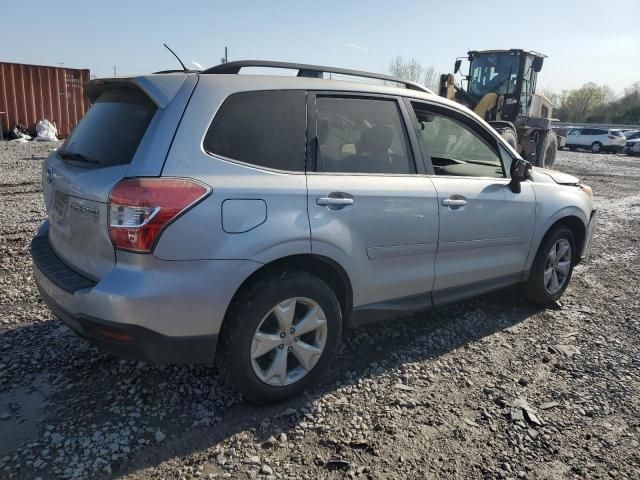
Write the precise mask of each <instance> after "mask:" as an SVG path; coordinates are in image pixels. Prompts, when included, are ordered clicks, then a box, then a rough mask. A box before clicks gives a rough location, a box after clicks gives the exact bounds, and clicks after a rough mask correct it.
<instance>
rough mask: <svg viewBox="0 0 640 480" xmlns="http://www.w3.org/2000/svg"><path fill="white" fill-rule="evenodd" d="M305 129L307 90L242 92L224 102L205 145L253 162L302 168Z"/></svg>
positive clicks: (208, 132) (213, 149)
mask: <svg viewBox="0 0 640 480" xmlns="http://www.w3.org/2000/svg"><path fill="white" fill-rule="evenodd" d="M306 130H307V114H306V94H305V92H304V91H302V90H290V91H257V92H242V93H236V94H233V95H231V96H230V97H229V98H227V99H226V100H225V102H224V103H223V104H222V106H221V107H220V109H219V110H218V113H217V114H216V116H215V117H214V119H213V122H211V126H210V127H209V130H208V131H207V135H206V136H205V139H204V143H203V147H204V149H205V151H207V153H210V154H213V155H221V156H223V157H227V158H230V159H232V160H239V161H241V162H245V163H249V164H251V165H256V166H260V167H267V168H273V169H276V170H288V171H295V172H303V171H304V166H305V145H306Z"/></svg>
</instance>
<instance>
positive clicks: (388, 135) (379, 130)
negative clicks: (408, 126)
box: [358, 125, 393, 154]
mask: <svg viewBox="0 0 640 480" xmlns="http://www.w3.org/2000/svg"><path fill="white" fill-rule="evenodd" d="M392 140H393V131H392V130H391V128H390V127H387V126H383V125H378V126H375V127H371V128H368V129H367V130H363V131H362V133H361V134H360V140H359V141H358V154H363V153H366V154H379V153H386V152H387V151H388V150H389V147H390V146H391V142H392Z"/></svg>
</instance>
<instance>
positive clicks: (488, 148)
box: [414, 104, 505, 178]
mask: <svg viewBox="0 0 640 480" xmlns="http://www.w3.org/2000/svg"><path fill="white" fill-rule="evenodd" d="M414 112H415V114H416V117H417V118H418V122H419V124H420V128H421V129H420V130H418V132H417V133H418V142H419V143H420V149H421V151H422V153H423V155H425V156H426V155H428V156H429V157H430V158H431V163H432V165H433V169H434V172H435V174H436V175H451V176H464V177H498V178H503V177H504V176H505V175H504V170H503V168H502V162H501V160H500V155H499V154H498V152H497V151H496V148H495V147H496V146H495V145H491V144H490V143H489V142H488V141H487V140H485V139H484V138H482V137H481V136H480V135H479V134H478V133H476V132H474V131H473V130H472V129H471V128H469V127H468V126H467V125H465V124H464V123H462V122H460V121H459V120H457V119H455V118H453V117H452V116H449V115H446V114H443V113H437V112H433V111H430V110H429V109H426V108H424V107H422V106H421V105H419V104H414Z"/></svg>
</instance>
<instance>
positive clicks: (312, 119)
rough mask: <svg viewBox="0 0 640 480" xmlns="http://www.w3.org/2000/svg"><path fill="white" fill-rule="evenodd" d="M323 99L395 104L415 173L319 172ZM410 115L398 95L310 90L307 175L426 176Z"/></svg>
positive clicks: (308, 97) (308, 95)
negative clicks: (319, 103) (318, 107)
mask: <svg viewBox="0 0 640 480" xmlns="http://www.w3.org/2000/svg"><path fill="white" fill-rule="evenodd" d="M322 97H334V98H335V97H338V98H355V99H369V100H384V101H389V102H393V103H394V104H395V105H396V107H397V108H398V111H399V113H400V115H399V121H400V124H401V126H402V128H403V133H404V137H405V141H406V142H405V143H406V154H407V156H408V157H409V163H410V166H412V167H413V172H411V173H401V174H391V173H351V172H323V171H318V158H317V156H318V155H317V154H318V147H319V145H318V131H317V126H318V123H317V110H316V105H317V100H318V98H322ZM409 121H410V119H409V114H408V113H407V112H406V110H405V108H404V102H403V101H402V97H400V96H398V95H385V94H378V93H367V92H353V91H342V90H308V91H307V156H306V166H307V167H306V173H307V174H319V175H359V176H360V175H369V176H371V175H380V176H384V175H387V176H389V175H396V176H407V175H416V174H424V167H423V166H422V165H420V162H418V161H417V158H416V154H417V151H416V149H415V148H414V147H415V145H414V141H415V142H417V140H415V139H414V138H412V133H413V132H412V131H411V130H412V129H410V128H409V123H408V122H409Z"/></svg>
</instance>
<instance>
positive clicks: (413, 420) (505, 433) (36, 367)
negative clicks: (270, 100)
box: [0, 142, 640, 480]
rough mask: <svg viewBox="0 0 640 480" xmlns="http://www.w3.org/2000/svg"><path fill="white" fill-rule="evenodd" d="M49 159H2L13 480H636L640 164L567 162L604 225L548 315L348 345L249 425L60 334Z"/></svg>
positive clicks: (474, 319)
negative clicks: (39, 235)
mask: <svg viewBox="0 0 640 480" xmlns="http://www.w3.org/2000/svg"><path fill="white" fill-rule="evenodd" d="M53 147H54V145H52V144H33V143H32V144H26V145H15V144H8V143H7V142H2V143H0V172H1V179H0V205H1V207H0V477H1V478H37V477H40V478H41V479H48V478H71V477H73V478H107V477H118V478H128V479H139V480H143V479H144V480H151V479H158V478H167V479H182V478H185V479H187V478H270V479H274V478H331V479H333V478H362V479H365V478H371V479H374V478H375V479H377V478H441V477H454V478H471V477H473V478H477V477H481V478H482V477H484V478H609V477H612V478H640V453H639V452H640V443H639V441H640V420H639V413H640V375H639V373H638V372H639V368H640V320H639V314H640V300H639V295H638V293H639V291H640V289H639V288H638V285H639V280H640V278H639V276H640V260H639V258H638V249H639V246H640V244H639V243H638V235H637V232H638V231H640V160H639V159H631V158H627V157H623V156H619V155H605V154H602V155H593V154H590V153H572V152H560V153H559V155H558V163H557V168H558V169H560V170H563V171H566V172H569V173H572V174H575V175H577V176H579V177H580V178H582V179H583V180H584V181H585V182H586V183H588V184H590V185H591V186H592V187H593V189H594V191H595V195H596V203H597V204H598V207H599V208H600V220H599V222H600V223H599V229H598V230H597V232H596V235H595V240H594V245H593V250H592V255H591V258H590V261H589V262H588V263H586V264H583V265H580V266H579V267H578V268H577V269H576V272H575V275H574V278H573V281H572V284H571V286H570V287H569V289H568V290H567V292H566V294H565V296H564V297H563V299H562V302H561V303H560V304H558V305H557V307H556V308H554V309H548V310H541V309H539V308H537V307H535V306H532V305H530V304H527V303H526V302H524V301H523V300H521V295H520V292H519V291H518V289H516V288H513V289H507V290H503V291H499V292H496V293H493V294H490V295H485V296H482V297H479V298H476V299H473V300H470V301H466V302H463V303H459V304H456V305H453V306H450V307H447V308H438V309H436V310H433V311H431V312H427V313H420V314H416V315H414V316H411V317H408V318H406V319H402V320H395V321H388V322H384V323H380V324H375V325H372V326H369V327H364V328H360V329H358V330H351V331H347V332H346V333H345V337H344V340H343V342H342V344H341V347H340V350H339V354H338V356H337V358H336V360H335V361H334V362H333V364H332V366H331V369H330V371H329V373H328V374H327V376H326V377H325V380H324V382H323V383H321V384H320V385H318V386H317V387H316V388H315V389H314V390H312V391H310V392H308V393H307V395H306V396H304V397H301V398H297V399H295V400H292V401H290V402H287V403H285V404H280V405H276V406H268V407H256V406H253V405H251V404H248V403H246V402H243V401H242V399H241V398H239V396H238V394H237V393H236V392H235V391H234V390H233V389H232V388H231V387H229V386H227V385H226V384H225V383H224V382H223V381H222V379H221V377H220V375H218V373H217V371H216V370H215V368H213V367H207V366H197V367H176V366H152V365H146V364H142V363H135V362H129V361H124V360H120V359H118V358H115V357H112V356H109V355H106V354H102V353H100V352H98V351H97V350H96V349H94V348H92V347H90V346H88V345H87V344H86V343H85V342H84V341H83V340H81V339H79V338H78V337H76V336H75V335H74V334H73V333H71V332H70V331H69V330H68V329H67V328H66V327H65V326H64V325H63V324H62V323H61V322H59V321H58V320H56V319H54V318H53V316H52V314H51V313H50V312H49V311H48V310H47V308H46V307H45V306H44V305H43V303H42V302H41V300H40V299H39V297H38V293H37V291H36V289H35V287H34V284H33V278H32V275H31V267H30V258H29V247H28V245H29V241H30V239H31V237H32V235H33V234H34V232H35V230H36V228H37V226H38V224H39V223H40V222H41V220H42V219H43V217H44V215H45V212H44V209H43V204H42V200H41V195H40V166H41V163H42V160H43V158H44V157H45V156H46V154H47V153H48V152H49V151H50V150H51V149H52V148H53Z"/></svg>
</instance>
